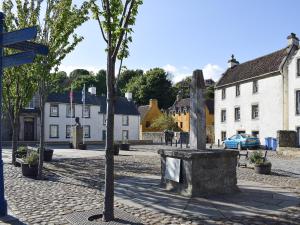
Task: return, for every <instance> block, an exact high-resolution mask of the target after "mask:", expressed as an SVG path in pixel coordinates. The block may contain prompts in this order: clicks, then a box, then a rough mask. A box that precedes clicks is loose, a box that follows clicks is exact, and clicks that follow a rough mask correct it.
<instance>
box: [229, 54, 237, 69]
mask: <svg viewBox="0 0 300 225" xmlns="http://www.w3.org/2000/svg"><path fill="white" fill-rule="evenodd" d="M239 64H240V63H239V62H238V61H237V60H236V59H235V58H234V55H233V54H232V55H231V59H229V60H228V68H233V67H234V66H237V65H239Z"/></svg>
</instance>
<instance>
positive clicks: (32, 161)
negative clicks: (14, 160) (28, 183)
mask: <svg viewBox="0 0 300 225" xmlns="http://www.w3.org/2000/svg"><path fill="white" fill-rule="evenodd" d="M24 162H25V163H28V165H29V166H30V167H33V166H36V165H37V164H38V162H39V155H38V153H37V152H31V153H30V155H29V156H28V157H26V158H25V159H24Z"/></svg>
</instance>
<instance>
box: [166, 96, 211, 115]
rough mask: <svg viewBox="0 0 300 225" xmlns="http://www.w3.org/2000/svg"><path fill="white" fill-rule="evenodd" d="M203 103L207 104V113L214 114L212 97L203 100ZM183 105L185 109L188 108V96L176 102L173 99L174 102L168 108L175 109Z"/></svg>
mask: <svg viewBox="0 0 300 225" xmlns="http://www.w3.org/2000/svg"><path fill="white" fill-rule="evenodd" d="M205 105H206V106H207V108H208V111H209V113H210V114H214V112H215V104H214V100H212V99H207V100H205ZM184 107H186V108H187V109H189V108H190V98H183V99H181V100H180V101H178V102H177V101H175V103H174V104H173V106H171V107H170V108H169V110H176V111H177V110H178V109H179V108H184Z"/></svg>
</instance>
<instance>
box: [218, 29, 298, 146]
mask: <svg viewBox="0 0 300 225" xmlns="http://www.w3.org/2000/svg"><path fill="white" fill-rule="evenodd" d="M278 130H297V131H298V136H299V138H300V50H299V39H298V38H297V37H296V35H295V34H293V33H292V34H291V35H289V36H288V46H287V47H285V48H283V49H280V50H278V51H275V52H272V53H270V54H268V55H264V56H261V57H259V58H256V59H253V60H250V61H247V62H244V63H241V64H239V62H238V61H237V60H236V59H235V58H234V56H232V58H231V59H230V60H229V61H228V69H227V71H226V72H225V73H224V74H223V75H222V77H221V78H220V80H219V81H218V82H217V84H216V89H215V141H216V143H217V142H218V140H219V141H222V140H224V139H225V138H226V137H230V136H232V135H234V134H236V133H248V134H252V135H255V136H258V137H259V138H260V140H261V143H262V144H264V142H265V141H264V138H265V137H276V136H277V131H278ZM299 143H300V142H299Z"/></svg>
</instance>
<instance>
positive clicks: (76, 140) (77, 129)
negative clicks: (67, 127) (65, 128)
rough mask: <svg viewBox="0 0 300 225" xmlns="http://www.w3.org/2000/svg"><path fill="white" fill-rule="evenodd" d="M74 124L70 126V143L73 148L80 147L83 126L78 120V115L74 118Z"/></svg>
mask: <svg viewBox="0 0 300 225" xmlns="http://www.w3.org/2000/svg"><path fill="white" fill-rule="evenodd" d="M75 122H76V123H75V126H72V144H73V148H75V149H81V145H82V135H83V128H82V126H81V124H80V122H79V117H76V118H75Z"/></svg>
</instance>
